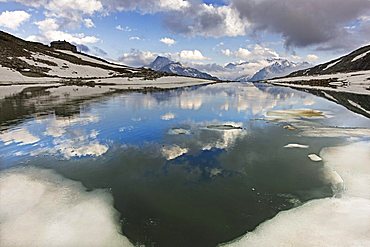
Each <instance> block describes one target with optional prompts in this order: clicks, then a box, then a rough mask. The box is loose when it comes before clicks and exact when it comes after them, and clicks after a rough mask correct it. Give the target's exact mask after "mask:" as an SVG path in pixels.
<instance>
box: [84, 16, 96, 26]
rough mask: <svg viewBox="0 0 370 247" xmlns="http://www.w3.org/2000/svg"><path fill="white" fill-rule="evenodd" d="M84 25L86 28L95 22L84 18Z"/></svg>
mask: <svg viewBox="0 0 370 247" xmlns="http://www.w3.org/2000/svg"><path fill="white" fill-rule="evenodd" d="M84 25H85V27H87V28H93V27H95V24H94V22H93V20H91V19H90V18H86V19H84Z"/></svg>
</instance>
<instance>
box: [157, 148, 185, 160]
mask: <svg viewBox="0 0 370 247" xmlns="http://www.w3.org/2000/svg"><path fill="white" fill-rule="evenodd" d="M161 151H162V155H163V156H164V157H165V158H166V159H167V160H173V159H176V158H177V157H180V156H181V155H183V154H186V153H187V152H189V149H187V148H182V147H179V146H177V145H172V146H164V147H162V150H161Z"/></svg>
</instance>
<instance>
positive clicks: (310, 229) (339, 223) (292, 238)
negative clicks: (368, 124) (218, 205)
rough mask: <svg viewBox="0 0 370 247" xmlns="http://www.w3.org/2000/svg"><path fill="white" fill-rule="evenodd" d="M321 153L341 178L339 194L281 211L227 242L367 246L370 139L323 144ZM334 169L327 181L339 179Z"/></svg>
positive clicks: (234, 244)
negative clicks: (353, 142) (325, 145)
mask: <svg viewBox="0 0 370 247" xmlns="http://www.w3.org/2000/svg"><path fill="white" fill-rule="evenodd" d="M321 156H322V157H323V159H324V162H325V165H326V166H328V167H331V168H332V169H335V170H336V172H338V173H339V174H340V176H341V177H342V178H343V180H344V183H345V186H346V190H345V191H344V192H343V195H342V197H341V198H326V199H319V200H313V201H311V202H309V203H306V204H304V205H303V206H300V207H298V208H295V209H292V210H288V211H285V212H281V213H279V214H278V215H277V216H276V217H274V218H273V219H271V220H269V221H267V222H265V223H263V224H261V225H260V226H259V227H258V228H257V229H256V230H255V231H253V232H250V233H248V234H246V235H245V236H244V237H243V238H241V239H240V240H236V241H235V242H234V243H231V244H230V246H252V247H253V246H259V247H264V246H266V247H267V246H271V243H274V245H275V246H303V247H305V246H307V247H315V246H320V247H323V246H327V247H329V246H370V235H369V232H370V224H369V222H370V192H369V189H368V186H369V184H370V166H369V160H370V143H369V142H367V143H356V144H351V145H348V146H343V147H333V148H326V149H324V150H323V151H322V153H321ZM336 172H335V173H336ZM335 173H334V171H333V170H332V173H331V174H332V175H330V176H326V179H329V181H328V182H330V183H337V182H338V181H339V180H341V179H339V178H338V175H336V174H335ZM343 180H342V181H343Z"/></svg>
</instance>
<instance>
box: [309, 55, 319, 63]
mask: <svg viewBox="0 0 370 247" xmlns="http://www.w3.org/2000/svg"><path fill="white" fill-rule="evenodd" d="M318 59H319V57H318V56H316V55H315V54H309V55H307V60H308V61H310V62H314V61H316V60H318Z"/></svg>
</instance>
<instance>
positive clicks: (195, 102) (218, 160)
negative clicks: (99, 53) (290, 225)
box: [0, 84, 370, 246]
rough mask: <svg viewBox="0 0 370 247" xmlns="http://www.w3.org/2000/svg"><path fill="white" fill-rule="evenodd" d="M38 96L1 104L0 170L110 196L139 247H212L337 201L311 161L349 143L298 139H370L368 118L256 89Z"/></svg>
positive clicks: (301, 96)
mask: <svg viewBox="0 0 370 247" xmlns="http://www.w3.org/2000/svg"><path fill="white" fill-rule="evenodd" d="M40 97H41V98H40ZM42 97H44V96H43V95H33V96H32V97H21V98H19V97H18V98H16V97H15V98H8V99H5V100H2V101H1V102H0V104H1V106H2V108H1V109H0V125H1V130H2V132H1V134H0V150H1V152H0V165H1V169H2V171H3V172H4V171H7V170H9V169H12V168H14V167H37V168H43V169H44V168H45V169H52V170H53V171H56V172H57V173H58V174H60V175H62V176H63V177H65V178H67V179H72V180H74V181H79V182H82V184H83V186H84V187H86V188H87V191H93V190H95V189H106V190H107V191H108V192H107V193H111V194H112V196H113V200H114V201H113V205H114V207H115V209H117V210H118V211H119V213H120V222H119V223H120V227H121V229H122V233H123V235H125V236H126V237H127V238H128V239H129V240H130V241H131V242H132V243H134V244H138V245H139V244H144V245H145V246H216V245H217V244H219V243H223V242H228V241H231V240H233V239H236V238H238V237H240V236H241V235H243V234H245V233H246V232H248V231H253V230H254V229H255V228H256V226H258V225H259V224H260V223H262V222H264V221H266V220H268V219H271V218H272V217H274V216H275V215H276V214H277V213H278V212H280V211H282V210H288V209H291V208H293V207H297V206H299V205H302V204H303V203H304V202H306V201H308V200H312V199H316V198H323V197H331V196H333V194H334V192H333V188H332V185H331V184H330V183H329V182H328V181H327V180H325V179H324V178H323V163H322V162H313V161H312V160H310V159H309V158H308V154H313V153H315V154H319V152H320V150H321V149H322V148H323V147H327V146H333V145H339V144H343V143H346V141H347V139H346V136H345V135H343V136H341V135H336V136H334V137H333V136H332V137H328V136H326V137H325V135H323V136H320V137H312V136H311V137H310V136H307V135H304V134H303V131H307V130H312V129H315V130H317V129H320V128H328V129H335V128H364V129H366V128H370V121H369V119H367V118H365V117H363V116H361V115H357V114H355V113H352V112H350V111H349V110H347V109H346V108H344V107H342V106H340V105H337V104H335V103H333V102H329V101H327V100H325V99H323V98H320V97H317V96H314V95H311V94H308V93H304V92H299V91H296V90H292V89H288V88H281V87H272V86H267V85H263V84H256V85H250V84H216V85H210V86H205V87H199V88H193V89H181V90H172V91H166V92H157V93H147V94H141V93H124V94H114V95H109V96H104V97H100V98H94V99H88V100H86V99H84V100H73V101H67V102H66V103H63V104H59V105H56V104H55V99H49V98H42ZM40 99H43V100H42V101H41V100H40ZM53 102H54V103H53ZM5 106H6V107H5ZM296 110H305V111H306V113H307V111H310V110H314V111H312V112H313V113H314V114H311V113H310V114H303V115H299V114H298V113H297V114H292V112H299V111H296ZM10 113H11V114H10ZM285 113H288V114H285ZM316 113H317V114H316ZM358 138H359V139H361V138H368V137H366V136H365V137H358ZM288 144H301V145H305V146H308V148H284V146H286V145H288Z"/></svg>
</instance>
